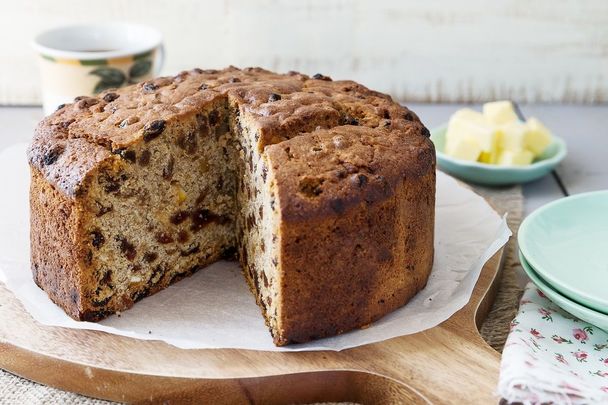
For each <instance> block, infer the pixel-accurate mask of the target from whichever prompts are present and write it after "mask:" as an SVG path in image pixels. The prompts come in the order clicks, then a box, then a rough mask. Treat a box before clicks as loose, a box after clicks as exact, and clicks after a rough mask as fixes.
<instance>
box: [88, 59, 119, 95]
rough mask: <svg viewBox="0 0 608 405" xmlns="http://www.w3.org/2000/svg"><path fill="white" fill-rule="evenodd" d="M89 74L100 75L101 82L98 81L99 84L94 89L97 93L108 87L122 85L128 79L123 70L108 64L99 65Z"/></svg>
mask: <svg viewBox="0 0 608 405" xmlns="http://www.w3.org/2000/svg"><path fill="white" fill-rule="evenodd" d="M89 74H92V75H95V76H99V82H97V85H95V88H94V89H93V92H94V93H95V94H97V93H99V92H102V91H104V90H107V89H111V88H115V87H120V86H122V84H123V83H124V82H125V80H126V79H127V78H126V76H125V74H124V73H123V72H122V70H120V69H115V68H111V67H106V66H104V67H98V68H97V69H94V70H92V71H91V72H90V73H89Z"/></svg>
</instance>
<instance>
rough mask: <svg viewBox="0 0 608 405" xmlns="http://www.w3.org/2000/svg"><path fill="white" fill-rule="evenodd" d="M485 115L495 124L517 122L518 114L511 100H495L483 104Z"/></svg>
mask: <svg viewBox="0 0 608 405" xmlns="http://www.w3.org/2000/svg"><path fill="white" fill-rule="evenodd" d="M483 116H484V117H485V118H486V119H487V120H488V121H489V122H490V123H492V124H494V125H504V124H508V123H511V122H516V121H517V120H518V119H517V114H516V113H515V110H514V109H513V103H511V102H510V101H493V102H491V103H485V104H484V105H483Z"/></svg>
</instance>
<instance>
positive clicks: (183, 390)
mask: <svg viewBox="0 0 608 405" xmlns="http://www.w3.org/2000/svg"><path fill="white" fill-rule="evenodd" d="M502 257H503V255H502V250H501V251H499V252H498V253H497V254H496V255H494V257H493V258H492V259H490V260H489V261H488V263H487V264H486V265H485V266H484V268H483V270H482V272H481V275H480V278H479V280H478V282H477V284H476V286H475V289H474V291H473V295H472V297H471V300H470V302H469V303H468V304H467V305H466V306H465V307H464V308H462V309H461V310H460V311H458V312H457V313H456V314H454V316H452V317H451V318H450V319H449V320H447V321H445V322H444V323H442V324H441V325H439V326H437V327H435V328H432V329H430V330H427V331H423V332H420V333H417V334H413V335H408V336H401V337H397V338H394V339H390V340H387V341H384V342H379V343H375V344H370V345H366V346H361V347H357V348H353V349H348V350H344V351H341V352H331V351H317V352H260V351H248V350H236V349H229V350H225V349H221V350H220V349H216V350H182V349H178V348H176V347H173V346H170V345H168V344H166V343H163V342H158V341H140V340H135V339H131V338H126V337H121V336H115V335H110V334H106V333H103V332H95V331H85V330H72V329H63V328H56V327H45V326H41V325H38V324H37V323H36V322H34V321H33V320H32V318H31V317H30V316H29V314H27V312H26V311H25V310H24V309H23V307H22V306H21V304H20V303H19V302H18V300H17V299H16V298H15V297H14V296H13V294H12V293H11V292H9V291H8V290H6V288H5V287H4V286H2V285H0V367H2V368H5V369H7V370H9V371H11V372H13V373H15V374H17V375H20V376H23V377H26V378H29V379H31V380H34V381H37V382H41V383H43V384H47V385H51V386H54V387H57V388H61V389H64V390H68V391H73V392H77V393H80V394H84V395H88V396H93V397H97V398H104V399H111V400H116V401H127V402H135V403H137V402H163V401H169V402H180V403H184V402H185V403H187V402H190V403H195V402H199V403H200V402H203V403H214V404H223V403H226V404H233V403H249V404H254V403H255V404H283V403H310V402H318V401H353V402H358V403H364V404H366V403H492V402H495V401H497V398H495V397H494V389H495V387H496V383H497V380H498V367H499V354H498V353H497V352H495V351H494V350H492V349H491V348H490V347H489V346H488V345H487V344H486V343H485V342H484V341H483V339H482V338H481V336H480V335H479V333H478V325H479V323H480V321H481V320H482V319H483V318H484V317H485V315H486V314H487V312H488V310H489V307H490V305H491V302H492V299H493V297H494V294H495V287H496V283H495V281H496V279H497V275H498V274H499V271H500V268H501V264H502V263H501V261H502Z"/></svg>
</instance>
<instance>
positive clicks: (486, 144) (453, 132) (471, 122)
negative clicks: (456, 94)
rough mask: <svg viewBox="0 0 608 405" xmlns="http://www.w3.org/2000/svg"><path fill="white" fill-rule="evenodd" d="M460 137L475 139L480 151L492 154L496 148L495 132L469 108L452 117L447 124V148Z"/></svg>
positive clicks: (479, 114) (481, 116) (482, 118)
mask: <svg viewBox="0 0 608 405" xmlns="http://www.w3.org/2000/svg"><path fill="white" fill-rule="evenodd" d="M462 137H473V138H476V139H477V141H478V143H479V146H480V147H481V150H482V151H485V152H492V151H493V150H494V149H495V148H496V146H497V145H496V130H495V129H494V128H492V126H491V125H489V124H488V122H487V121H486V119H485V118H484V116H483V115H482V114H481V113H479V112H477V111H474V110H471V109H469V108H464V109H462V110H459V111H457V112H456V113H454V115H452V117H451V118H450V121H449V122H448V130H447V133H446V144H447V146H448V149H449V146H450V144H451V143H452V142H456V141H457V140H458V139H460V138H462Z"/></svg>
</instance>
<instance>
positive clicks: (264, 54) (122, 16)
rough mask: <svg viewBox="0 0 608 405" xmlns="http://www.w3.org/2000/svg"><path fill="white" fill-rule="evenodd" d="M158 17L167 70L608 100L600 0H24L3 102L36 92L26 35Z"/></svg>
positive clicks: (417, 97)
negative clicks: (240, 70) (296, 73)
mask: <svg viewBox="0 0 608 405" xmlns="http://www.w3.org/2000/svg"><path fill="white" fill-rule="evenodd" d="M117 20H121V21H130V22H137V23H143V24H148V25H151V26H154V27H156V28H158V29H160V30H161V31H162V32H163V34H164V36H165V39H166V49H167V59H166V61H167V63H166V68H165V70H164V73H166V74H175V73H177V72H178V71H179V70H182V69H191V68H193V67H195V66H198V67H207V68H211V67H224V66H227V65H229V64H234V65H238V66H250V65H259V66H262V67H265V68H268V69H274V70H278V71H283V72H286V71H288V70H300V71H303V72H305V73H308V74H311V75H312V74H315V73H317V72H321V73H324V74H328V75H331V76H332V77H334V78H341V79H354V80H358V81H360V82H362V83H363V84H365V85H367V86H369V87H371V88H373V89H375V90H380V91H384V92H388V93H390V94H392V95H393V96H394V97H396V98H398V99H399V100H403V101H408V102H411V101H424V102H446V101H449V102H454V101H464V102H472V101H484V100H489V99H494V98H504V99H513V100H515V101H518V102H524V101H526V102H541V101H542V102H547V101H548V102H558V101H562V102H588V103H591V102H602V101H603V102H605V101H608V75H607V74H606V72H608V2H606V1H605V0H586V1H560V2H559V5H558V6H557V5H556V2H555V1H553V0H536V1H533V2H530V1H521V0H500V1H492V2H488V1H483V0H461V1H457V2H456V1H446V0H443V1H415V0H384V1H370V0H351V1H348V0H254V1H252V0H209V1H197V0H177V1H174V0H155V1H153V2H150V1H148V0H130V1H124V0H105V1H102V2H85V1H80V0H54V1H53V2H48V1H45V0H24V1H12V2H9V1H6V2H2V4H1V5H0V37H1V38H3V40H2V55H1V56H0V58H1V59H2V60H4V61H7V62H8V61H10V63H3V64H0V104H28V103H29V104H32V103H38V102H39V100H40V97H39V94H40V89H39V80H38V70H37V65H36V63H37V60H36V55H35V53H34V51H33V50H32V49H31V47H30V41H31V40H32V39H33V38H34V36H35V35H36V34H37V33H38V32H40V31H42V30H45V29H48V28H51V27H56V26H61V25H65V24H74V23H85V22H91V21H117Z"/></svg>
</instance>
